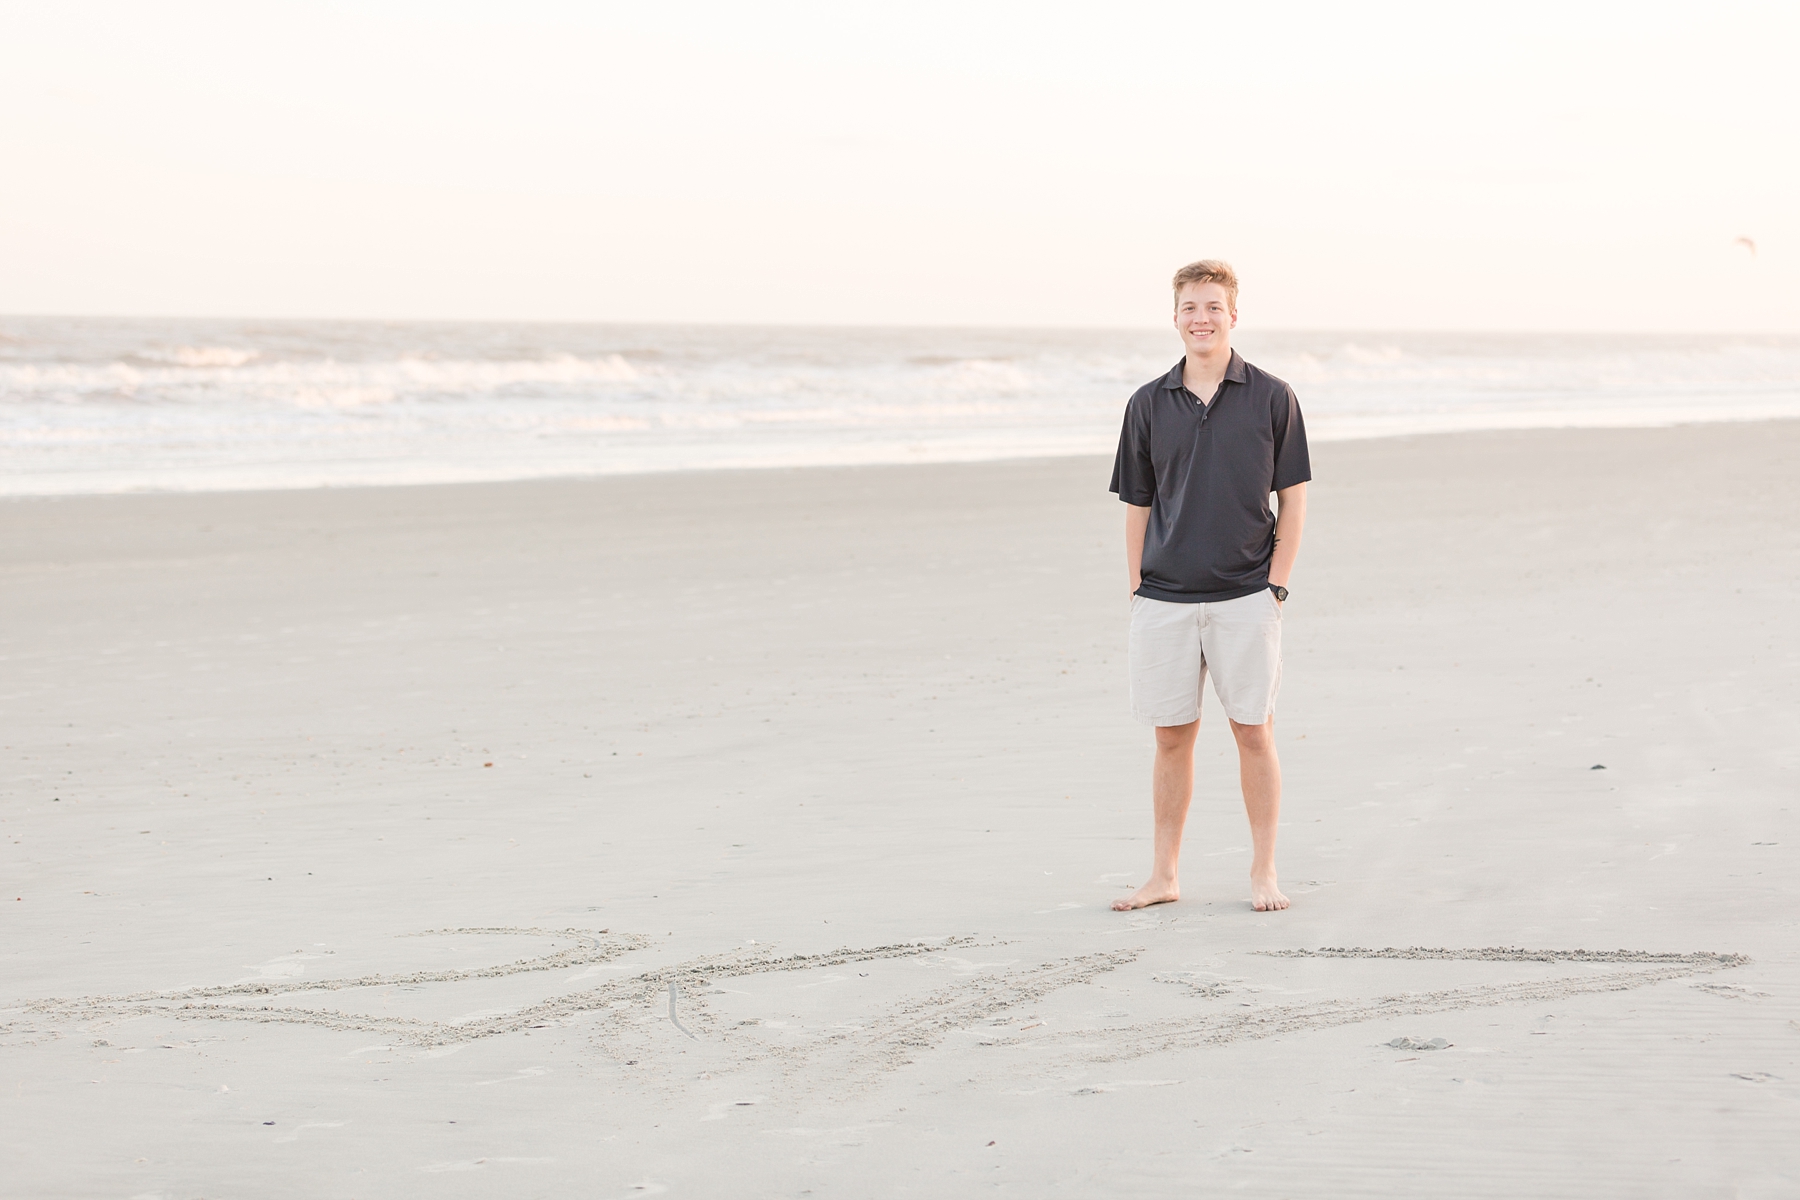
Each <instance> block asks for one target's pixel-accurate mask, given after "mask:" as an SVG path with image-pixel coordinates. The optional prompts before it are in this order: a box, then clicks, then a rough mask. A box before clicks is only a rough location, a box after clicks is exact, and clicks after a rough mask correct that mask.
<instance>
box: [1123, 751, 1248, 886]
mask: <svg viewBox="0 0 1800 1200" xmlns="http://www.w3.org/2000/svg"><path fill="white" fill-rule="evenodd" d="M1199 732H1200V722H1199V721H1189V722H1188V723H1187V724H1186V725H1159V726H1157V729H1156V766H1155V767H1154V768H1153V769H1152V773H1151V777H1150V798H1151V803H1152V806H1153V807H1154V808H1155V810H1156V849H1155V852H1154V853H1155V859H1154V861H1153V863H1152V865H1151V868H1150V882H1149V883H1146V884H1145V885H1144V886H1143V887H1141V888H1139V889H1138V890H1137V891H1135V892H1133V893H1132V894H1131V897H1130V899H1127V900H1114V901H1113V911H1115V912H1126V911H1128V910H1130V909H1133V908H1145V907H1148V906H1149V905H1152V904H1166V903H1168V902H1169V901H1171V900H1179V899H1181V883H1180V881H1179V879H1178V878H1177V870H1178V868H1179V867H1180V864H1181V831H1182V829H1183V828H1184V827H1185V826H1186V825H1187V815H1188V805H1189V804H1191V803H1192V802H1193V799H1194V739H1195V737H1196V736H1197V735H1198V734H1199ZM1271 878H1273V877H1272V876H1271Z"/></svg>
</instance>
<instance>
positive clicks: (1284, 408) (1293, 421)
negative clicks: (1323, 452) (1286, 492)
mask: <svg viewBox="0 0 1800 1200" xmlns="http://www.w3.org/2000/svg"><path fill="white" fill-rule="evenodd" d="M1282 391H1283V392H1284V393H1285V397H1277V398H1276V400H1275V412H1274V427H1275V486H1274V487H1273V488H1271V489H1270V490H1271V491H1276V492H1279V491H1280V490H1281V489H1283V488H1291V487H1293V486H1294V485H1295V484H1297V483H1305V482H1306V481H1307V480H1309V479H1311V478H1312V456H1311V455H1310V454H1308V452H1307V449H1306V418H1305V417H1303V416H1301V415H1300V399H1299V397H1297V396H1295V395H1294V389H1293V388H1291V387H1287V386H1285V385H1283V388H1282ZM1284 400H1285V403H1284Z"/></svg>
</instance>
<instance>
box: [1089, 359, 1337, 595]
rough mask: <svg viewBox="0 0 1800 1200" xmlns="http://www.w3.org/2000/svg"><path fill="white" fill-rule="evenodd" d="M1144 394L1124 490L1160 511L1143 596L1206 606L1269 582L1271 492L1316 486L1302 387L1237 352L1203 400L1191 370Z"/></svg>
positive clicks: (1116, 463)
mask: <svg viewBox="0 0 1800 1200" xmlns="http://www.w3.org/2000/svg"><path fill="white" fill-rule="evenodd" d="M1185 361H1186V360H1185V359H1184V360H1183V362H1178V363H1176V364H1175V368H1174V369H1173V370H1172V371H1170V372H1169V373H1168V374H1167V375H1164V376H1163V377H1162V378H1161V379H1157V380H1154V381H1152V382H1150V383H1146V384H1145V385H1144V386H1143V387H1141V388H1139V389H1138V390H1137V391H1135V392H1133V393H1132V395H1131V399H1130V400H1129V401H1128V402H1127V403H1126V405H1125V427H1124V429H1123V430H1122V431H1121V432H1120V433H1119V453H1118V456H1117V457H1116V458H1115V459H1114V460H1113V476H1112V490H1113V491H1115V492H1117V493H1118V494H1119V499H1121V500H1123V501H1124V502H1125V503H1127V504H1135V505H1137V506H1139V507H1140V508H1148V509H1149V510H1150V527H1149V529H1148V531H1147V532H1146V533H1145V535H1144V558H1143V566H1142V579H1143V583H1142V586H1140V587H1139V588H1138V590H1137V594H1138V595H1140V596H1149V597H1150V598H1151V599H1153V600H1172V601H1174V602H1176V603H1178V604H1201V603H1209V602H1212V601H1218V600H1236V599H1237V598H1238V597H1239V596H1248V595H1251V594H1252V593H1255V592H1257V591H1260V590H1262V589H1263V588H1266V587H1268V586H1269V555H1270V554H1272V553H1274V550H1275V511H1274V508H1273V507H1272V506H1271V504H1270V502H1269V494H1270V493H1271V492H1278V491H1280V490H1281V489H1282V488H1287V487H1292V486H1294V485H1295V484H1296V483H1305V482H1306V481H1307V480H1309V479H1311V478H1312V462H1311V460H1310V459H1309V458H1308V456H1307V452H1306V423H1305V421H1304V420H1302V419H1301V416H1300V401H1299V400H1298V399H1296V398H1295V396H1294V389H1293V388H1291V387H1289V386H1288V385H1287V384H1285V383H1283V382H1282V381H1281V380H1279V379H1277V378H1275V376H1273V375H1271V374H1269V373H1268V372H1267V371H1264V370H1262V369H1261V368H1259V367H1253V366H1251V365H1250V364H1249V363H1247V362H1245V361H1244V360H1243V358H1242V356H1240V355H1239V354H1238V352H1237V351H1236V350H1233V351H1232V352H1231V362H1230V364H1228V365H1227V366H1226V368H1225V379H1224V382H1222V383H1220V384H1219V390H1218V391H1217V392H1215V393H1214V394H1213V397H1212V399H1211V400H1210V401H1209V402H1207V403H1205V404H1202V403H1201V402H1200V400H1199V398H1198V397H1196V396H1195V395H1194V394H1193V393H1192V392H1190V391H1188V390H1187V388H1186V387H1185V386H1183V384H1182V382H1181V373H1182V366H1183V364H1184V363H1185Z"/></svg>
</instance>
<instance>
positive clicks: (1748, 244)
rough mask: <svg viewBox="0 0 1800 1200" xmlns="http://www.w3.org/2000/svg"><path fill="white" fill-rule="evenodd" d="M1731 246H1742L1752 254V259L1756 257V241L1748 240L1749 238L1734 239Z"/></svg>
mask: <svg viewBox="0 0 1800 1200" xmlns="http://www.w3.org/2000/svg"><path fill="white" fill-rule="evenodd" d="M1731 244H1732V245H1734V246H1742V247H1743V248H1744V249H1746V250H1748V251H1749V252H1750V257H1751V258H1755V257H1756V242H1755V241H1754V240H1752V239H1750V238H1747V237H1741V238H1732V239H1731Z"/></svg>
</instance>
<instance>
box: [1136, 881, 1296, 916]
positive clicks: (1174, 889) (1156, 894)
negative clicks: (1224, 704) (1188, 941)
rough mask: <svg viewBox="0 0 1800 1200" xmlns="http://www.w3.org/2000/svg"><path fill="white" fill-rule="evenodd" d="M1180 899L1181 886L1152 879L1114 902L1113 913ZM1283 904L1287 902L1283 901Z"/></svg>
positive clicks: (1173, 882) (1172, 882)
mask: <svg viewBox="0 0 1800 1200" xmlns="http://www.w3.org/2000/svg"><path fill="white" fill-rule="evenodd" d="M1179 899H1181V885H1180V884H1179V883H1176V882H1175V881H1174V880H1173V879H1152V880H1151V881H1150V882H1149V883H1146V884H1145V885H1144V886H1143V887H1141V888H1139V889H1138V890H1137V891H1135V892H1133V893H1131V896H1130V898H1129V899H1126V900H1114V901H1113V905H1112V906H1113V911H1114V912H1130V911H1131V910H1132V909H1134V908H1149V907H1150V906H1151V905H1152V904H1168V903H1169V902H1170V901H1172V900H1179ZM1282 903H1283V904H1286V903H1287V901H1286V900H1283V901H1282Z"/></svg>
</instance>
